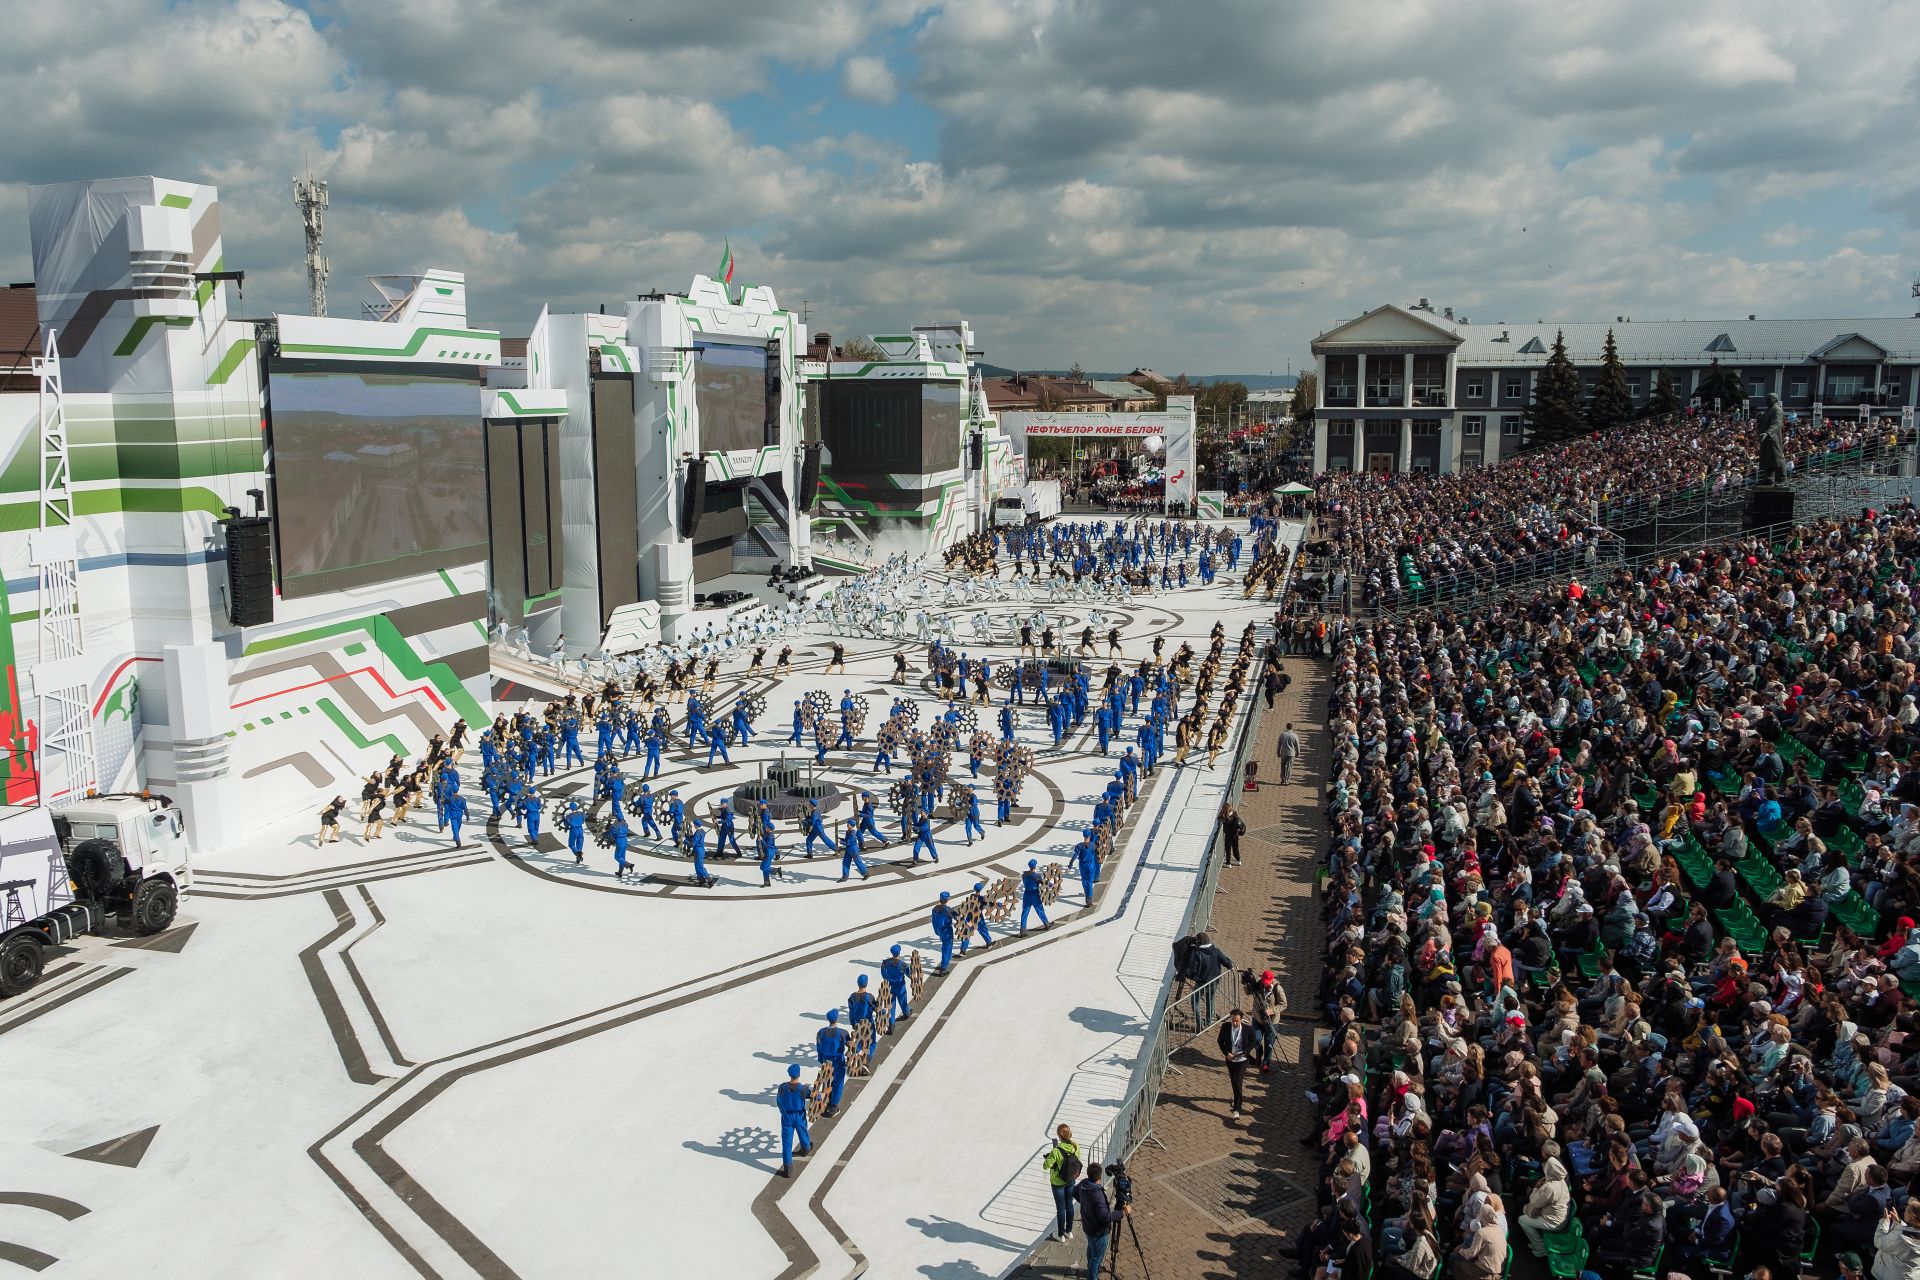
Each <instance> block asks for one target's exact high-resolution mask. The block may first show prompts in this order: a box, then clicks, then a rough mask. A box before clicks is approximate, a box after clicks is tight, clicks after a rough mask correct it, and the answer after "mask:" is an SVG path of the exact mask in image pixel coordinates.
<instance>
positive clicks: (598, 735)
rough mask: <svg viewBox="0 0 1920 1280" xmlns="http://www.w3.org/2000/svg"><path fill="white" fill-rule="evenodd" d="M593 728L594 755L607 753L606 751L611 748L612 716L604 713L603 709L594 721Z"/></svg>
mask: <svg viewBox="0 0 1920 1280" xmlns="http://www.w3.org/2000/svg"><path fill="white" fill-rule="evenodd" d="M594 730H595V739H594V752H593V753H594V754H595V755H596V756H603V755H605V754H607V752H609V751H611V750H613V717H612V716H610V715H608V714H606V713H605V712H604V711H603V712H601V713H600V718H599V719H598V720H597V721H595V722H594Z"/></svg>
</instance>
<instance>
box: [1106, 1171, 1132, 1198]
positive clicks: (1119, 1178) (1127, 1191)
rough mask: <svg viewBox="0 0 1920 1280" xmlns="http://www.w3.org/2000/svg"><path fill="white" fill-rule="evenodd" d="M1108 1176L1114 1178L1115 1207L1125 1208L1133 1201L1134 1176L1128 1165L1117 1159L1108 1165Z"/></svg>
mask: <svg viewBox="0 0 1920 1280" xmlns="http://www.w3.org/2000/svg"><path fill="white" fill-rule="evenodd" d="M1107 1176H1108V1177H1109V1178H1112V1179H1113V1207H1114V1208H1116V1209H1124V1208H1126V1207H1127V1206H1128V1205H1130V1204H1132V1203H1133V1177H1132V1175H1131V1174H1129V1173H1128V1172H1127V1166H1126V1165H1124V1164H1122V1163H1120V1162H1118V1161H1116V1162H1115V1163H1113V1164H1110V1165H1108V1166H1107Z"/></svg>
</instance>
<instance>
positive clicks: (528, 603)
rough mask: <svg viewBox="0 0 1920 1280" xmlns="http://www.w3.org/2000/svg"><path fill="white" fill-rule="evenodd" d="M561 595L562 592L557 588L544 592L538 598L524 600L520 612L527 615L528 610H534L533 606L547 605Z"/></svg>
mask: <svg viewBox="0 0 1920 1280" xmlns="http://www.w3.org/2000/svg"><path fill="white" fill-rule="evenodd" d="M559 595H560V592H559V590H558V588H556V589H554V590H552V591H546V592H542V593H541V594H539V595H537V596H533V597H532V598H530V599H526V600H522V601H521V602H520V612H522V613H525V612H526V611H527V610H529V609H531V608H533V606H535V605H537V604H545V603H546V602H547V601H549V600H553V599H556V598H557V597H558V596H559Z"/></svg>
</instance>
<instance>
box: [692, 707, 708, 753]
mask: <svg viewBox="0 0 1920 1280" xmlns="http://www.w3.org/2000/svg"><path fill="white" fill-rule="evenodd" d="M706 736H707V709H706V707H705V706H704V705H703V704H702V703H701V701H700V699H699V698H698V697H692V698H688V699H687V745H688V746H690V747H697V746H699V745H700V741H701V739H703V738H705V737H706Z"/></svg>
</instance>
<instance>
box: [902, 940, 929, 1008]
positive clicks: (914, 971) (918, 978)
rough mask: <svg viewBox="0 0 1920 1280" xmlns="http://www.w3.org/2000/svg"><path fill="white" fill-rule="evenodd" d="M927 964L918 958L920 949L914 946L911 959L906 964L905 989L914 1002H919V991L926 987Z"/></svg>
mask: <svg viewBox="0 0 1920 1280" xmlns="http://www.w3.org/2000/svg"><path fill="white" fill-rule="evenodd" d="M926 985H927V966H926V964H925V963H924V962H923V961H922V960H921V959H920V950H919V948H917V947H916V948H915V949H914V952H913V960H912V962H911V963H909V964H908V966H907V991H908V992H909V994H910V996H911V999H912V1000H913V1002H914V1003H915V1004H918V1003H919V1002H920V993H921V991H923V990H925V989H926Z"/></svg>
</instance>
